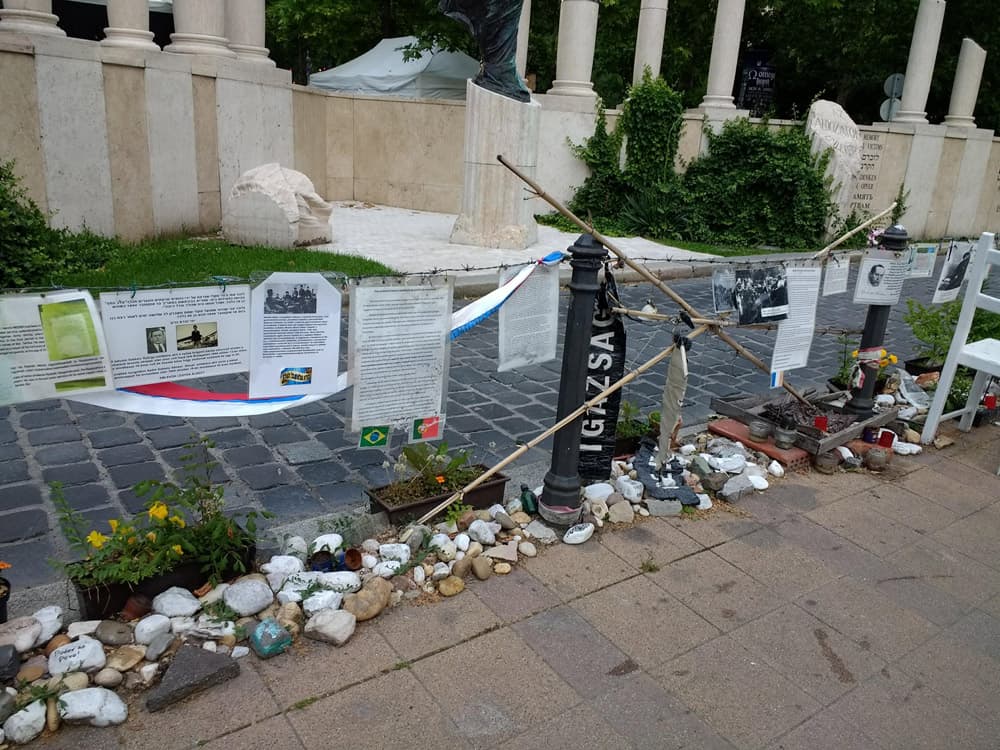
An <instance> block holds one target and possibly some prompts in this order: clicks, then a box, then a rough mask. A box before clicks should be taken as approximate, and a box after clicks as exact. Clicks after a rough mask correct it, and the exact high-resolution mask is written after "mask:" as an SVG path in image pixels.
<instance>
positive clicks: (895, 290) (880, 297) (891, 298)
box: [853, 248, 909, 305]
mask: <svg viewBox="0 0 1000 750" xmlns="http://www.w3.org/2000/svg"><path fill="white" fill-rule="evenodd" d="M908 269H909V251H906V252H903V253H895V252H893V251H888V250H882V249H877V248H869V249H868V250H866V251H865V254H864V255H863V256H862V257H861V263H860V264H859V265H858V278H857V282H856V284H855V286H854V300H853V301H854V304H856V305H895V304H896V303H897V302H899V295H900V292H901V291H902V288H903V281H904V280H905V279H906V275H907V273H908V272H909V271H908Z"/></svg>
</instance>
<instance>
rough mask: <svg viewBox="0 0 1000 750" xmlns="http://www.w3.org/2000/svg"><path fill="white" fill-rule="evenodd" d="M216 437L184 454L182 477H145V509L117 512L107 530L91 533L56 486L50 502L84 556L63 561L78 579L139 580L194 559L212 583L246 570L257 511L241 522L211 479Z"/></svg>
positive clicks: (83, 582) (140, 489)
mask: <svg viewBox="0 0 1000 750" xmlns="http://www.w3.org/2000/svg"><path fill="white" fill-rule="evenodd" d="M211 447H212V442H211V441H210V440H208V439H207V438H201V439H199V440H197V441H195V442H193V443H190V444H189V445H188V448H189V452H188V453H186V454H184V455H182V456H181V461H182V469H181V473H182V476H183V477H184V481H183V484H180V485H178V484H175V483H173V482H164V481H159V480H153V481H144V482H140V483H139V484H137V485H136V487H135V492H136V494H137V495H139V496H141V497H148V500H147V501H146V505H145V511H144V512H143V513H141V514H139V515H138V516H137V517H135V518H133V519H132V520H119V519H111V520H110V521H108V526H109V533H107V534H105V533H102V532H101V531H98V530H96V529H93V530H91V531H90V532H89V533H86V532H85V529H86V528H87V524H86V521H85V519H84V518H83V516H82V515H81V514H80V513H79V512H78V511H76V510H75V509H74V508H72V507H70V505H69V504H68V503H67V502H66V499H65V497H64V495H63V493H62V488H61V487H60V486H59V485H58V484H53V485H52V501H53V504H54V505H55V506H56V511H57V515H58V518H59V524H60V526H61V528H62V530H63V533H64V535H65V536H66V539H67V540H68V541H69V543H70V546H71V547H72V548H73V549H74V550H75V551H76V552H78V553H79V554H80V556H81V559H79V560H76V561H74V562H70V563H65V564H63V565H62V567H63V569H64V571H65V573H66V575H67V576H68V577H69V578H70V580H72V581H74V582H75V583H77V584H78V585H80V586H95V585H107V584H114V583H125V584H136V583H138V582H140V581H142V580H145V579H147V578H151V577H153V576H156V575H160V574H163V573H167V572H169V571H171V570H173V569H174V568H176V567H177V566H178V565H180V564H182V563H184V562H189V561H193V562H196V563H198V566H199V568H200V569H201V571H202V572H203V573H204V574H205V575H206V577H207V578H208V580H209V581H210V582H212V583H217V582H219V581H220V580H222V578H224V577H225V576H226V575H227V574H232V573H243V572H246V557H247V550H248V549H249V548H250V547H251V546H252V545H253V543H254V539H255V536H256V531H257V523H256V521H257V518H258V516H263V517H269V516H270V514H267V513H258V512H257V511H248V512H245V513H243V514H242V516H243V518H242V524H241V523H240V522H239V521H238V520H237V519H235V518H231V517H229V516H226V515H225V514H224V513H223V505H224V502H223V488H222V487H221V486H214V485H213V484H212V481H211V473H212V469H213V468H214V467H215V464H214V462H212V461H211V460H209V459H208V456H210V454H209V453H208V451H209V449H210V448H211Z"/></svg>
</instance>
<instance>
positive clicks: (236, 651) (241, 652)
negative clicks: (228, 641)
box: [231, 646, 250, 659]
mask: <svg viewBox="0 0 1000 750" xmlns="http://www.w3.org/2000/svg"><path fill="white" fill-rule="evenodd" d="M249 653H250V649H249V648H247V647H246V646H234V647H233V653H232V654H231V656H232V657H233V658H234V659H242V658H243V657H244V656H247V655H248V654H249Z"/></svg>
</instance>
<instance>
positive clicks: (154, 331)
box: [146, 326, 167, 354]
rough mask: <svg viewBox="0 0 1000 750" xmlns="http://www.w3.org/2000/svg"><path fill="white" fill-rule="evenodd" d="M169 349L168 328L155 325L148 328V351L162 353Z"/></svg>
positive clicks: (149, 352)
mask: <svg viewBox="0 0 1000 750" xmlns="http://www.w3.org/2000/svg"><path fill="white" fill-rule="evenodd" d="M165 351H167V329H166V328H164V327H163V326H155V327H153V328H147V329H146V353H147V354H161V353H163V352H165Z"/></svg>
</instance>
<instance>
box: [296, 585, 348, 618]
mask: <svg viewBox="0 0 1000 750" xmlns="http://www.w3.org/2000/svg"><path fill="white" fill-rule="evenodd" d="M343 601H344V595H343V594H341V593H340V592H339V591H317V592H316V593H315V594H313V595H312V596H310V597H309V598H308V599H306V600H305V601H303V602H302V609H303V611H304V612H305V613H306V616H307V617H312V616H313V615H314V614H316V613H317V612H319V611H321V610H324V609H337V608H339V607H340V604H341V602H343Z"/></svg>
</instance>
